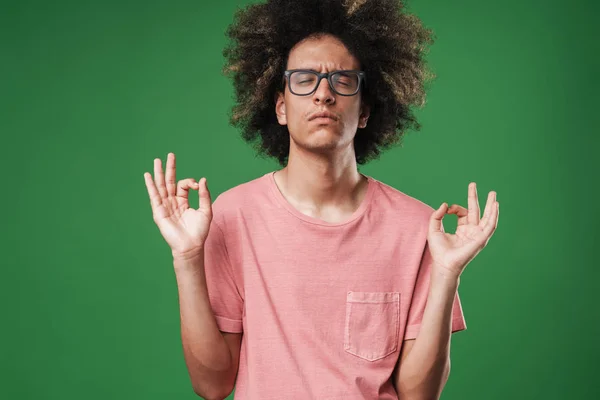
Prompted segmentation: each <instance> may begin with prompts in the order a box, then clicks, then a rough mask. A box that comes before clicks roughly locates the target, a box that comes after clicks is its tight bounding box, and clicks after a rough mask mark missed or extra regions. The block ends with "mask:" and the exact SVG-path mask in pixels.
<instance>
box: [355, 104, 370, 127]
mask: <svg viewBox="0 0 600 400" xmlns="http://www.w3.org/2000/svg"><path fill="white" fill-rule="evenodd" d="M369 115H371V108H370V107H369V106H368V105H367V104H365V103H363V104H362V105H361V107H360V116H359V117H358V127H359V128H361V129H362V128H366V127H367V120H368V119H369Z"/></svg>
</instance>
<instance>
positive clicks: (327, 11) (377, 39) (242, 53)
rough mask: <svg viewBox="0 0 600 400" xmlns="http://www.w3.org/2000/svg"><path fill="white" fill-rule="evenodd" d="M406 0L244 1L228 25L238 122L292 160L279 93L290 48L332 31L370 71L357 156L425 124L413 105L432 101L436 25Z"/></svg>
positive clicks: (250, 138)
mask: <svg viewBox="0 0 600 400" xmlns="http://www.w3.org/2000/svg"><path fill="white" fill-rule="evenodd" d="M404 3H405V2H404V1H402V0H302V1H298V0H267V2H266V3H259V4H252V5H248V6H246V7H245V8H240V9H238V10H237V11H236V13H235V15H234V21H233V23H232V24H231V25H229V27H228V28H227V31H226V35H227V36H228V38H229V39H230V41H229V43H228V44H227V46H226V47H225V48H224V49H223V56H224V57H225V60H226V62H225V65H224V67H223V73H224V74H225V75H226V76H230V77H231V76H232V77H233V87H234V90H235V101H236V102H235V105H234V106H233V107H232V109H231V112H230V114H229V118H230V123H231V124H232V125H233V126H235V127H239V128H241V134H242V137H243V139H244V140H245V141H247V142H248V143H250V144H253V146H254V148H255V149H256V150H257V152H258V153H259V155H262V156H267V157H274V158H276V159H277V160H278V161H279V163H280V164H281V165H282V166H284V165H285V164H286V163H287V159H288V155H289V154H288V152H289V145H290V137H289V132H288V129H287V126H284V125H279V123H278V122H277V117H276V114H275V107H274V105H275V95H276V93H277V92H282V91H283V90H284V83H283V82H284V81H283V72H284V70H285V68H286V66H287V59H288V55H289V52H290V50H291V49H292V48H293V47H294V45H296V44H297V43H299V42H300V41H302V40H303V39H307V38H312V37H319V36H320V35H323V34H330V35H333V36H335V37H337V38H338V39H339V40H340V41H341V42H342V43H343V44H344V45H345V46H346V47H347V48H348V50H349V51H350V53H351V54H352V55H354V56H355V57H356V58H357V59H358V61H359V63H360V65H361V69H362V70H363V71H365V73H366V85H364V86H363V89H362V91H361V96H362V101H364V102H365V103H366V104H367V105H369V107H370V117H369V125H368V126H367V127H365V128H362V129H358V130H357V133H356V135H355V137H354V150H355V154H356V162H357V163H358V164H365V163H366V162H368V161H370V160H373V159H376V158H378V157H379V155H380V154H381V152H382V151H383V150H385V149H387V148H389V147H391V146H392V145H393V144H401V143H402V137H403V136H404V134H405V132H406V131H407V130H408V129H410V128H412V129H414V130H420V128H421V124H420V123H419V122H418V121H417V119H416V117H415V116H414V114H413V112H412V110H411V106H418V107H421V106H423V105H424V104H425V84H426V82H427V81H428V80H431V79H433V78H434V77H435V74H433V73H432V72H431V71H430V70H429V69H428V67H427V63H426V60H425V54H426V53H427V51H428V48H427V45H430V44H432V43H433V40H434V39H433V33H432V31H431V30H430V29H427V28H425V27H424V26H423V24H422V22H421V21H420V19H419V18H417V17H416V16H414V15H412V14H409V13H408V12H406V11H405V4H404Z"/></svg>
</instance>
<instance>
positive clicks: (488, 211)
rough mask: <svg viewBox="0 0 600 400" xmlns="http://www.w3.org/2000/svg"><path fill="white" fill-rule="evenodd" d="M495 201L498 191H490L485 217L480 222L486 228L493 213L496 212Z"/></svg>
mask: <svg viewBox="0 0 600 400" xmlns="http://www.w3.org/2000/svg"><path fill="white" fill-rule="evenodd" d="M495 201H496V192H494V191H491V192H489V193H488V198H487V203H486V205H485V210H484V212H483V218H481V221H480V223H479V226H480V227H481V228H484V227H485V226H486V225H487V223H488V221H489V220H490V218H492V214H493V212H494V210H493V208H494V202H495Z"/></svg>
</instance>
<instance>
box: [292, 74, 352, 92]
mask: <svg viewBox="0 0 600 400" xmlns="http://www.w3.org/2000/svg"><path fill="white" fill-rule="evenodd" d="M318 79H319V77H318V76H317V74H315V73H313V72H304V71H294V72H292V74H291V75H290V86H291V89H292V92H293V93H296V94H299V95H303V94H308V93H310V92H312V91H313V90H315V89H316V87H317V80H318ZM324 79H326V78H324ZM331 81H332V83H333V89H334V90H335V91H337V92H338V93H340V94H354V93H356V91H357V90H358V84H359V77H358V74H357V73H356V72H335V73H333V74H331Z"/></svg>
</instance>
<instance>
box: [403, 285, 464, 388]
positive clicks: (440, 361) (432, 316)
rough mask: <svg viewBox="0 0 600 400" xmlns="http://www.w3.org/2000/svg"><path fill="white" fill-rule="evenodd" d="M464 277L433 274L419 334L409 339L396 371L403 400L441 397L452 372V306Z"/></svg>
mask: <svg viewBox="0 0 600 400" xmlns="http://www.w3.org/2000/svg"><path fill="white" fill-rule="evenodd" d="M459 282H460V279H459V278H458V277H455V276H449V275H442V274H432V276H431V286H430V290H429V293H428V297H427V305H426V306H425V311H424V313H423V320H422V323H421V328H420V330H419V335H418V336H417V338H416V339H411V340H405V341H404V344H403V346H402V351H401V354H400V357H399V359H398V364H397V365H396V369H395V370H394V373H393V374H392V377H393V383H394V386H395V387H396V392H397V393H398V397H399V398H401V399H402V400H431V399H436V400H437V399H439V398H440V395H441V393H442V390H443V388H444V386H445V384H446V382H447V380H448V377H449V374H450V337H451V332H452V306H453V302H454V297H455V294H456V291H457V289H458V285H459Z"/></svg>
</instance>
